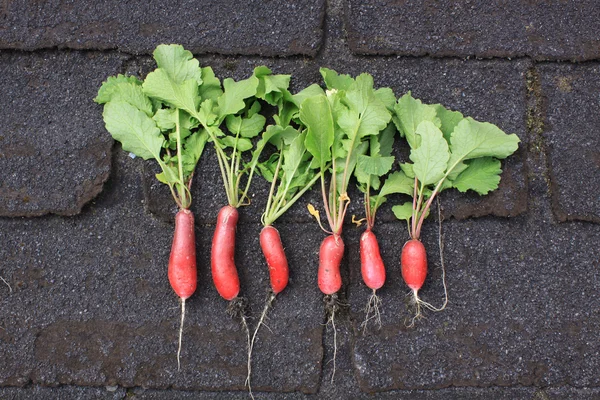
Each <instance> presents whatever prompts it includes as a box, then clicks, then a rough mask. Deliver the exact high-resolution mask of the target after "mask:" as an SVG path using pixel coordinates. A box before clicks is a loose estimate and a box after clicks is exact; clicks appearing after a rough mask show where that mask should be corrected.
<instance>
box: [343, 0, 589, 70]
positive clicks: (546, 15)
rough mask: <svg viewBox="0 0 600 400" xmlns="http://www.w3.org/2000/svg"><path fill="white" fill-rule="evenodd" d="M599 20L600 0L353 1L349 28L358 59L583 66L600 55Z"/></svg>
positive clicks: (349, 4)
mask: <svg viewBox="0 0 600 400" xmlns="http://www.w3.org/2000/svg"><path fill="white" fill-rule="evenodd" d="M597 14H598V4H597V2H595V1H594V0H585V1H578V2H566V1H560V0H552V1H548V2H531V1H523V0H514V1H503V2H481V1H480V2H464V1H454V0H444V1H416V2H411V1H408V2H407V1H396V2H393V3H390V2H386V1H381V0H379V1H376V2H361V1H358V0H349V1H348V2H347V3H346V28H347V30H348V44H349V46H350V48H351V49H352V51H353V52H356V53H358V54H397V55H409V56H425V55H433V56H435V57H447V56H451V57H452V56H457V57H468V56H476V57H483V58H487V57H505V58H511V57H522V56H527V57H532V58H535V59H544V60H575V61H582V60H590V59H596V58H598V57H599V56H600V46H599V44H600V33H599V32H600V20H599V19H598V18H597Z"/></svg>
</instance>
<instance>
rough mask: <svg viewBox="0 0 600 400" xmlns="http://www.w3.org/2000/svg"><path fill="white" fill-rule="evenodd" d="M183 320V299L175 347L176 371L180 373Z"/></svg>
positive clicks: (182, 300) (183, 300)
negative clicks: (177, 342)
mask: <svg viewBox="0 0 600 400" xmlns="http://www.w3.org/2000/svg"><path fill="white" fill-rule="evenodd" d="M184 320H185V299H181V325H180V326H179V345H178V347H177V371H181V340H182V338H183V322H184Z"/></svg>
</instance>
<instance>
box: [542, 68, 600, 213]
mask: <svg viewBox="0 0 600 400" xmlns="http://www.w3.org/2000/svg"><path fill="white" fill-rule="evenodd" d="M538 68H539V71H540V76H541V85H542V95H543V97H544V99H543V100H544V103H543V104H544V112H545V114H546V120H545V121H544V123H545V125H544V133H543V140H544V143H545V145H546V147H547V151H548V159H549V167H550V179H551V189H552V205H553V211H554V214H555V215H556V217H557V218H558V219H559V220H560V221H567V220H584V221H592V222H600V195H599V194H598V193H600V150H599V149H600V135H599V134H598V126H600V116H599V115H598V112H597V111H598V107H599V105H600V97H599V95H598V93H600V66H599V65H598V64H596V63H592V64H583V65H573V64H563V65H558V64H542V65H540V66H539V67H538Z"/></svg>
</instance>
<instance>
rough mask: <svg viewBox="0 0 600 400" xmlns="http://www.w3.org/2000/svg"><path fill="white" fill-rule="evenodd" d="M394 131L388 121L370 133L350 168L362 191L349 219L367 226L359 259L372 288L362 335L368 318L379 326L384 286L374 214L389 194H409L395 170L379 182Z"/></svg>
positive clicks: (391, 158) (391, 161)
mask: <svg viewBox="0 0 600 400" xmlns="http://www.w3.org/2000/svg"><path fill="white" fill-rule="evenodd" d="M394 99H395V98H394ZM393 104H394V103H393V102H389V103H386V107H387V108H388V109H393ZM395 133H396V129H395V128H394V124H392V123H390V124H388V126H387V127H386V128H385V129H384V130H383V131H381V132H380V133H379V135H373V136H371V137H370V138H369V143H368V144H369V145H368V147H367V148H365V149H364V154H359V156H358V160H357V163H356V168H355V170H354V176H355V177H356V180H357V181H358V183H359V185H358V188H359V189H360V190H361V191H362V192H363V193H364V205H365V217H364V218H363V219H361V220H356V219H355V217H354V216H353V218H352V221H353V222H354V223H356V224H357V225H361V224H362V222H363V221H365V222H366V225H367V228H366V230H365V232H364V233H363V234H362V236H361V239H360V261H361V274H362V277H363V281H364V283H365V285H367V287H368V288H370V289H371V290H372V294H371V296H370V297H369V300H368V301H367V305H366V306H365V319H364V321H363V322H362V324H361V327H362V328H363V334H366V333H367V327H368V323H369V321H370V320H374V321H375V324H376V325H377V327H378V328H381V312H380V307H381V303H382V302H381V299H380V298H379V296H378V295H377V290H379V289H380V288H381V287H382V286H383V285H384V283H385V276H386V274H385V266H384V264H383V259H382V258H381V253H380V251H379V243H378V242H377V237H376V236H375V233H373V227H374V226H375V215H376V214H377V210H378V209H379V207H380V206H381V205H382V204H383V203H384V202H385V201H386V200H387V197H388V196H389V195H391V194H394V193H405V194H411V193H412V185H411V180H410V179H407V178H406V177H405V176H404V175H402V174H399V173H397V172H394V173H392V174H390V175H389V176H388V177H387V178H386V179H385V181H384V183H383V185H382V184H381V177H382V176H384V175H385V174H387V173H388V172H389V171H390V169H391V168H392V165H393V164H394V161H395V158H394V156H392V146H393V144H394V136H395ZM374 190H378V191H379V193H377V194H374V193H373V191H374Z"/></svg>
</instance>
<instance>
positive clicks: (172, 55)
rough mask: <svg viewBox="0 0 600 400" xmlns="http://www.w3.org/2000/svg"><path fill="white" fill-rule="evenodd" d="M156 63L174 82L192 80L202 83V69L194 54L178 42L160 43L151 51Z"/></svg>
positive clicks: (179, 82)
mask: <svg viewBox="0 0 600 400" xmlns="http://www.w3.org/2000/svg"><path fill="white" fill-rule="evenodd" d="M153 56H154V59H155V60H156V65H157V66H158V68H160V69H161V70H163V71H164V72H165V73H166V74H167V76H168V77H169V78H170V79H171V80H172V81H173V82H174V83H175V84H182V83H183V82H185V81H188V80H193V81H195V83H196V86H198V85H200V84H202V71H201V69H200V65H199V63H198V60H196V59H195V58H194V55H193V54H192V53H191V52H189V51H188V50H185V49H184V48H183V46H181V45H178V44H170V45H167V44H161V45H159V46H158V47H157V48H156V50H154V53H153Z"/></svg>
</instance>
